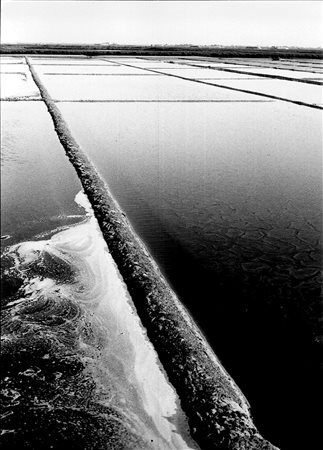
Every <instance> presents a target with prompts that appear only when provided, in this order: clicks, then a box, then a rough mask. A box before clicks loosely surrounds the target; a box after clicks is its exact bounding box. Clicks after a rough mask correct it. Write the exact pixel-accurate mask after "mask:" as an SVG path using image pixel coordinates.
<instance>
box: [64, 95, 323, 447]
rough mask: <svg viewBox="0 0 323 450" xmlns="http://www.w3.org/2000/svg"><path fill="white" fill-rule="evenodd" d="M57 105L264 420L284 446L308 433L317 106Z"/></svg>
mask: <svg viewBox="0 0 323 450" xmlns="http://www.w3.org/2000/svg"><path fill="white" fill-rule="evenodd" d="M59 108H60V109H61V111H62V113H63V115H64V117H65V118H66V120H67V122H68V124H69V126H70V128H71V131H72V133H73V135H74V136H75V137H76V139H77V140H78V142H79V143H80V144H81V145H82V146H83V148H84V149H85V151H86V152H87V153H88V154H89V156H90V157H91V159H92V160H93V161H94V163H95V164H96V166H97V167H98V169H99V171H100V172H101V173H102V174H103V176H104V177H105V179H106V180H107V182H108V184H109V186H110V188H111V189H112V191H113V193H114V195H115V196H116V197H117V199H118V201H119V203H120V204H121V206H122V208H123V209H124V210H125V212H126V213H127V215H128V216H129V218H130V220H131V222H132V223H133V225H134V227H135V229H136V230H137V232H138V233H139V234H140V235H141V237H142V238H143V239H144V241H145V242H146V243H147V245H148V247H149V248H150V250H151V252H152V254H153V255H154V256H155V258H156V260H157V262H158V263H159V265H160V266H161V268H162V270H163V271H164V273H165V274H166V276H167V278H168V279H169V281H170V283H171V284H172V285H173V287H174V288H175V290H176V291H177V293H178V294H179V296H180V298H181V299H182V301H183V302H184V303H185V305H186V306H187V307H188V308H189V310H190V311H191V313H192V315H193V317H194V318H195V319H196V320H197V322H198V323H199V324H200V326H201V328H202V330H203V331H204V332H205V333H206V335H207V337H208V339H209V341H210V342H211V344H212V346H213V348H214V350H215V352H216V353H217V354H218V355H219V356H220V359H222V362H223V363H224V366H225V367H226V368H227V369H228V370H229V372H230V373H231V374H232V375H233V377H234V378H235V380H236V381H237V382H238V385H239V386H240V387H241V388H242V390H243V392H244V393H245V394H246V396H247V398H248V400H249V401H250V403H251V405H252V412H253V415H254V417H255V421H256V425H257V426H258V427H260V430H261V431H262V433H263V434H264V435H265V436H266V437H267V438H269V439H271V441H272V442H273V443H274V444H276V445H281V446H282V448H301V446H300V447H298V445H299V444H300V443H302V442H303V443H302V444H300V445H303V444H304V442H309V439H313V442H315V430H316V425H315V421H316V417H317V416H316V413H315V412H314V410H315V408H314V407H313V405H312V399H313V398H315V392H317V390H318V389H319V387H318V386H319V379H318V368H317V364H318V353H317V351H318V349H317V339H318V336H319V329H320V326H319V308H320V307H319V304H320V301H319V297H318V287H319V280H320V279H319V270H320V255H319V239H320V230H321V214H320V212H321V163H322V161H321V157H322V156H321V140H322V132H321V115H320V112H319V111H316V110H311V109H309V108H305V107H299V106H295V105H289V104H286V103H283V102H272V103H259V104H257V103H256V104H252V103H238V104H237V103H229V104H227V103H225V104H217V103H212V104H203V103H202V104H187V103H176V104H161V103H160V104H153V103H151V104H144V105H143V104H140V105H137V104H118V105H115V104H100V105H98V104H78V105H77V106H76V105H73V104H67V103H64V104H63V103H60V104H59ZM299 361H302V363H301V367H300V366H299ZM260 380H261V381H260ZM300 383H301V384H304V383H305V384H306V386H307V388H306V391H302V390H301V392H300V391H299V389H298V388H297V386H299V384H300ZM264 386H265V388H264ZM295 390H297V392H298V394H297V396H295ZM309 390H310V392H311V395H309ZM277 404H279V408H278V407H277ZM300 410H302V411H306V416H305V415H304V414H302V413H300ZM308 411H311V412H310V413H309V412H308ZM286 416H287V417H288V418H287V419H286ZM300 423H302V426H303V429H304V430H307V431H306V432H304V435H301V434H298V436H297V439H298V441H297V442H296V441H294V440H293V438H291V435H292V434H293V431H292V430H294V427H295V424H299V426H300ZM308 430H310V432H311V438H309V437H308V433H309V431H308ZM302 439H303V440H302Z"/></svg>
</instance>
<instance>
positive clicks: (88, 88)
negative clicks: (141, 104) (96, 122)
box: [36, 66, 257, 100]
mask: <svg viewBox="0 0 323 450" xmlns="http://www.w3.org/2000/svg"><path fill="white" fill-rule="evenodd" d="M36 70H37V66H36ZM136 70H138V69H136ZM183 76H185V75H183ZM42 80H43V82H44V83H45V85H46V88H47V89H48V91H49V93H50V95H51V96H52V98H54V99H59V100H73V99H76V100H78V99H97V100H122V99H127V100H129V99H135V100H194V99H199V100H256V99H257V96H256V95H248V94H243V93H240V92H233V91H229V90H227V89H221V88H216V87H213V86H207V85H201V84H197V83H195V84H194V83H192V82H190V81H183V80H179V79H176V78H170V77H167V76H156V77H147V76H142V77H140V76H136V77H93V79H92V78H91V82H89V80H88V79H87V78H86V77H85V78H82V77H79V76H75V77H73V76H70V77H64V82H62V80H61V79H60V78H59V77H57V76H50V75H46V76H42Z"/></svg>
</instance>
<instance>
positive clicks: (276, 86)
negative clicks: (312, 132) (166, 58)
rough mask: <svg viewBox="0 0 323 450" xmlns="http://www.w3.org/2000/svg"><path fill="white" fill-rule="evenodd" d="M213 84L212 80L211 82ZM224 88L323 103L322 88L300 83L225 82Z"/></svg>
mask: <svg viewBox="0 0 323 450" xmlns="http://www.w3.org/2000/svg"><path fill="white" fill-rule="evenodd" d="M210 83H212V80H210ZM214 83H215V84H221V85H222V86H228V87H232V88H236V89H245V90H247V91H253V92H255V93H262V94H267V95H274V96H276V97H279V98H286V99H288V100H294V101H301V102H305V103H310V104H319V103H322V101H323V89H322V86H315V85H310V84H304V83H298V82H297V81H285V80H274V79H272V80H266V81H264V80H223V81H221V82H220V83H216V82H214Z"/></svg>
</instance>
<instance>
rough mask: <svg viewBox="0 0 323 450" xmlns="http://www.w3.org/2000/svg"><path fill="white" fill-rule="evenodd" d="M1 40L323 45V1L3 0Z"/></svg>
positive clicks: (3, 41) (23, 41)
mask: <svg viewBox="0 0 323 450" xmlns="http://www.w3.org/2000/svg"><path fill="white" fill-rule="evenodd" d="M1 12H2V14H1V25H2V27H1V30H2V31H1V43H2V44H4V43H73V44H77V43H89V44H91V43H118V44H143V45H150V44H194V45H212V44H213V45H251V46H257V45H259V46H271V45H275V46H300V47H323V31H322V30H323V2H322V1H261V0H258V1H255V0H254V1H229V0H227V1H212V0H211V1H153V0H151V1H149V0H148V1H80V0H79V1H63V0H62V1H50V0H48V1H41V0H35V1H16V0H11V1H9V0H7V1H6V0H2V2H1Z"/></svg>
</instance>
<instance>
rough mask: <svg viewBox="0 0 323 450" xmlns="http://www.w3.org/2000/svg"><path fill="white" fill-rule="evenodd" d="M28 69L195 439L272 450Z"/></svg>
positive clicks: (210, 444)
mask: <svg viewBox="0 0 323 450" xmlns="http://www.w3.org/2000/svg"><path fill="white" fill-rule="evenodd" d="M26 61H27V64H28V65H29V68H30V71H31V73H32V76H33V79H34V81H35V83H36V84H37V86H38V88H39V90H40V93H41V96H42V98H43V100H44V102H45V104H46V106H47V109H48V111H49V113H50V115H51V117H52V119H53V123H54V126H55V130H56V132H57V135H58V137H59V139H60V142H61V144H62V145H63V147H64V149H65V152H66V154H67V156H68V157H69V159H70V161H71V163H72V164H73V166H74V168H75V170H76V172H77V174H78V176H79V178H80V181H81V183H82V185H83V189H84V192H85V193H86V195H87V197H88V198H89V201H90V203H91V205H92V208H93V210H94V214H95V216H96V218H97V220H98V223H99V226H100V229H101V231H102V234H103V237H104V239H105V241H106V243H107V244H108V247H109V251H110V253H111V255H112V257H113V259H114V261H115V262H116V264H117V266H118V269H119V271H120V274H121V276H122V277H123V279H124V281H125V283H126V285H127V288H128V290H129V292H130V295H131V298H132V300H133V302H134V304H135V306H136V308H137V311H138V314H139V317H140V318H141V320H142V322H143V324H144V326H145V327H146V329H147V334H148V337H149V339H150V341H151V342H152V343H153V345H154V347H155V349H156V351H157V353H158V355H159V358H160V361H161V363H162V364H163V366H164V368H165V370H166V372H167V375H168V377H169V379H170V381H171V383H172V384H173V386H174V387H175V389H176V391H177V393H178V394H179V396H180V399H181V405H182V408H183V410H184V412H185V413H186V415H187V417H188V419H189V425H190V431H191V434H192V436H193V438H194V439H195V440H196V442H197V443H198V444H199V445H200V446H201V447H202V448H225V449H226V450H230V449H243V448H248V449H257V450H259V449H273V448H274V447H273V446H272V445H271V444H270V443H269V442H267V441H265V440H264V439H263V438H262V437H261V436H260V435H259V433H258V431H257V429H256V427H255V426H254V424H253V422H252V419H251V416H250V414H249V405H248V402H247V401H246V399H245V397H244V396H243V394H242V393H241V391H240V389H239V388H238V387H237V385H236V384H235V383H234V381H233V380H232V378H231V377H230V376H229V375H228V374H227V372H226V371H225V369H224V368H223V366H222V365H221V364H220V362H219V361H218V359H217V358H216V356H215V355H214V353H213V352H212V350H211V349H210V347H209V345H208V344H207V342H206V340H205V338H204V337H203V335H202V334H201V332H200V330H199V329H198V328H197V326H196V325H195V324H194V322H193V321H192V320H191V318H190V317H189V315H188V314H187V312H186V310H185V308H184V307H183V305H182V304H181V303H180V302H179V300H178V299H177V297H176V295H175V294H174V292H173V291H172V290H171V289H170V287H169V286H168V284H167V282H166V280H165V279H164V277H163V275H162V274H161V272H160V270H159V268H158V267H157V265H156V264H155V262H154V261H153V260H152V258H151V256H150V255H149V254H148V252H147V250H146V249H145V246H144V245H143V243H142V242H141V241H140V240H139V238H138V237H137V236H136V234H135V233H134V231H133V229H132V227H131V225H130V223H129V222H128V221H127V219H126V217H125V215H124V214H123V213H122V211H121V210H120V207H119V205H118V204H117V202H116V201H115V199H114V198H113V197H112V195H111V194H110V192H109V189H108V187H107V185H106V183H105V182H104V180H103V179H102V178H101V176H100V175H99V173H98V171H97V170H96V168H95V167H94V166H93V164H92V162H91V161H90V160H89V159H88V157H87V156H86V155H85V154H84V152H83V151H82V149H81V148H80V147H79V145H78V143H77V142H76V141H75V139H74V138H73V136H72V134H71V132H70V130H69V129H68V127H67V125H66V123H65V121H64V118H63V116H62V114H61V112H60V110H59V109H58V107H57V106H56V105H55V104H54V102H53V100H52V98H51V97H50V95H49V93H48V92H47V90H46V88H45V87H44V85H43V84H42V82H41V81H40V79H39V77H38V75H37V73H36V72H35V70H34V68H33V67H32V65H31V64H30V62H29V61H28V58H26Z"/></svg>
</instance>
